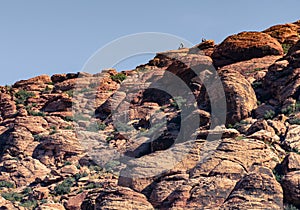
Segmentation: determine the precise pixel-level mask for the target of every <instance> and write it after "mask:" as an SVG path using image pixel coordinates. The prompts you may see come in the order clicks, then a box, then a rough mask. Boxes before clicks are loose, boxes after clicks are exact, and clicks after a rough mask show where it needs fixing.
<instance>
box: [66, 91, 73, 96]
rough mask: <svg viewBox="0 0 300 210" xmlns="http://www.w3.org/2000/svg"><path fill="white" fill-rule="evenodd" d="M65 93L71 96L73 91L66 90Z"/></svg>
mask: <svg viewBox="0 0 300 210" xmlns="http://www.w3.org/2000/svg"><path fill="white" fill-rule="evenodd" d="M66 94H67V95H68V96H69V97H73V95H74V92H73V90H67V91H66Z"/></svg>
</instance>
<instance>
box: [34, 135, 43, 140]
mask: <svg viewBox="0 0 300 210" xmlns="http://www.w3.org/2000/svg"><path fill="white" fill-rule="evenodd" d="M33 138H34V141H41V140H42V139H43V136H42V135H39V134H36V135H33Z"/></svg>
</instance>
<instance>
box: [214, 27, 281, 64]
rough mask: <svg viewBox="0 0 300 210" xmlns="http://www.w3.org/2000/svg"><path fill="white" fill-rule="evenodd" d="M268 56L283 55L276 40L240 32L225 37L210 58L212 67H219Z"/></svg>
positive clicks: (268, 36) (259, 34) (262, 35)
mask: <svg viewBox="0 0 300 210" xmlns="http://www.w3.org/2000/svg"><path fill="white" fill-rule="evenodd" d="M268 55H283V49H282V46H281V45H280V43H279V42H278V41H277V40H276V39H274V38H273V37H271V36H270V35H268V34H265V33H261V32H241V33H239V34H236V35H232V36H229V37H227V38H226V39H225V40H224V41H223V42H222V43H221V44H220V45H218V46H217V47H216V48H215V50H214V52H213V54H212V58H213V60H214V65H215V66H216V67H221V66H225V65H228V64H231V63H236V62H238V61H243V60H250V59H252V58H260V57H264V56H268Z"/></svg>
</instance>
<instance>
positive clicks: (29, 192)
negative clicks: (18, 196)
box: [22, 187, 33, 195]
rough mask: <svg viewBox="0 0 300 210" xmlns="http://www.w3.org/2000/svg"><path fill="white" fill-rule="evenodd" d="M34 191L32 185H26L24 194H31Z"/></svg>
mask: <svg viewBox="0 0 300 210" xmlns="http://www.w3.org/2000/svg"><path fill="white" fill-rule="evenodd" d="M32 192H33V190H32V189H31V188H30V187H26V188H25V189H24V190H23V191H22V194H24V195H29V194H31V193H32Z"/></svg>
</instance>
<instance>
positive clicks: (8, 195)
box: [1, 192, 23, 202]
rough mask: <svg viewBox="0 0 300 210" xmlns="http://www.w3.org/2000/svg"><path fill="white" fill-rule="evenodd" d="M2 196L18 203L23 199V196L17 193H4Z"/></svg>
mask: <svg viewBox="0 0 300 210" xmlns="http://www.w3.org/2000/svg"><path fill="white" fill-rule="evenodd" d="M1 196H2V197H3V198H5V199H6V200H8V201H12V202H16V201H18V202H20V201H21V200H22V198H23V195H22V194H21V193H16V192H7V193H2V194H1Z"/></svg>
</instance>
